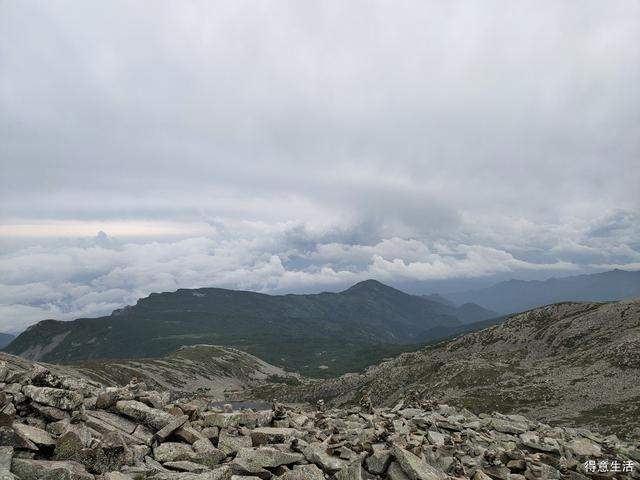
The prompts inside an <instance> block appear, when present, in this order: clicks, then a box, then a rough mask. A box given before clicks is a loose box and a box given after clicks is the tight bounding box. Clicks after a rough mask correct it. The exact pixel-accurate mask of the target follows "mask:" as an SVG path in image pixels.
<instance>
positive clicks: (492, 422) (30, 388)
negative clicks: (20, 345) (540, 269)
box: [0, 363, 640, 480]
mask: <svg viewBox="0 0 640 480" xmlns="http://www.w3.org/2000/svg"><path fill="white" fill-rule="evenodd" d="M0 388H1V391H0V445H1V446H0V479H1V480H10V479H20V480H38V479H46V480H89V479H103V480H138V479H154V480H174V479H175V480H218V479H225V480H231V479H241V478H247V479H282V480H323V479H334V480H360V479H390V480H405V479H409V480H445V479H447V478H473V479H474V480H484V479H496V480H508V479H511V480H523V479H527V480H533V479H547V478H548V479H560V478H568V479H575V480H579V479H582V478H589V477H591V478H640V470H639V468H640V466H639V465H638V462H640V449H639V446H638V444H633V443H628V442H623V441H620V440H619V439H618V438H617V437H615V436H614V435H611V436H607V437H603V436H601V435H598V434H594V433H591V432H589V431H587V430H583V429H572V428H559V427H550V426H548V425H545V424H542V423H538V422H534V421H531V420H528V419H527V418H525V417H522V416H519V415H501V414H497V413H494V414H491V415H484V414H483V415H478V416H476V415H474V414H472V413H470V412H469V411H467V410H465V409H456V408H453V407H451V406H448V405H442V404H440V405H438V404H436V403H434V402H429V401H426V400H424V399H421V398H419V397H418V396H417V395H416V394H411V395H408V396H407V397H406V398H404V399H403V401H401V402H399V403H398V404H397V405H396V406H395V407H394V408H382V409H374V408H373V407H372V405H371V401H370V400H369V398H368V395H364V397H363V398H362V399H361V402H360V404H361V405H360V406H359V407H352V408H349V409H339V410H327V409H326V408H325V406H324V403H323V402H322V401H321V402H319V403H318V405H317V406H316V407H315V408H312V409H306V410H305V409H299V408H293V407H287V406H284V405H282V404H274V405H273V408H272V409H271V410H268V411H253V410H242V411H233V410H232V409H231V408H230V406H226V407H225V408H224V409H213V408H209V405H208V404H207V402H206V401H204V400H203V399H201V398H191V399H188V398H183V399H179V400H174V401H170V398H169V395H168V394H166V393H164V394H163V393H161V392H157V391H153V390H148V389H147V386H146V385H145V384H144V383H143V382H140V381H137V380H136V379H133V380H132V382H131V383H129V385H127V386H126V387H103V386H101V385H100V384H98V383H96V382H92V381H88V380H83V379H79V378H72V377H66V376H63V375H60V374H56V373H54V372H52V371H50V370H48V369H47V368H45V367H43V366H40V365H34V366H33V368H31V369H30V370H20V369H14V368H12V365H10V364H7V363H0ZM605 470H606V471H605Z"/></svg>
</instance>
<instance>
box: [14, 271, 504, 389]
mask: <svg viewBox="0 0 640 480" xmlns="http://www.w3.org/2000/svg"><path fill="white" fill-rule="evenodd" d="M458 315H459V316H460V318H458ZM492 316H495V313H494V312H489V311H487V310H485V309H482V308H481V307H477V308H475V307H471V309H470V308H469V307H468V306H465V307H463V308H460V309H459V308H458V307H454V306H450V305H447V304H445V303H440V302H436V301H433V300H430V299H427V298H423V297H420V296H416V295H410V294H407V293H404V292H401V291H400V290H396V289H394V288H392V287H389V286H387V285H384V284H382V283H380V282H377V281H375V280H367V281H364V282H360V283H357V284H356V285H354V286H352V287H351V288H348V289H347V290H344V291H342V292H339V293H320V294H312V295H293V294H290V295H266V294H262V293H255V292H247V291H236V290H226V289H220V288H200V289H193V290H189V289H180V290H177V291H176V292H172V293H159V294H151V295H149V296H148V297H145V298H142V299H140V300H138V302H137V303H136V304H135V305H133V306H129V307H126V308H123V309H119V310H116V311H114V312H113V313H112V314H111V315H110V316H106V317H100V318H93V319H88V318H83V319H78V320H74V321H71V322H62V321H56V320H44V321H42V322H39V323H38V324H36V325H33V326H31V327H29V328H28V329H27V330H26V331H24V332H23V333H22V334H21V335H20V336H18V337H17V338H16V339H15V340H14V341H13V342H12V343H11V344H10V345H9V346H8V347H7V348H6V349H5V350H6V351H7V352H9V353H12V354H16V355H21V356H23V357H25V358H28V359H31V360H42V361H48V362H76V361H81V360H88V359H99V358H139V357H161V356H164V355H167V354H168V353H170V352H172V351H174V350H176V349H177V348H179V347H181V346H183V345H193V344H202V343H206V344H214V345H223V346H230V347H235V348H240V349H242V350H245V351H247V352H249V353H251V354H254V355H257V356H258V357H260V358H263V359H265V360H266V361H268V362H270V363H272V364H274V365H277V366H281V367H285V368H287V369H288V370H290V371H298V372H301V373H304V374H306V375H310V376H318V375H321V376H330V375H334V374H337V373H344V372H346V371H354V370H358V369H361V368H364V367H366V366H368V365H369V364H371V363H374V362H375V361H379V360H381V359H382V358H384V356H386V355H387V354H388V353H391V354H396V353H400V352H401V351H403V349H402V348H400V349H399V348H398V346H399V345H403V344H419V343H423V342H427V341H430V340H433V339H437V338H443V337H446V336H448V335H452V334H455V333H457V332H459V331H463V330H468V329H469V328H472V327H469V326H468V324H469V323H470V322H472V321H474V320H486V319H487V318H489V317H492ZM372 347H377V348H372ZM414 348H415V347H414Z"/></svg>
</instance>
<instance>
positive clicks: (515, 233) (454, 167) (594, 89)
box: [0, 0, 640, 330]
mask: <svg viewBox="0 0 640 480" xmlns="http://www.w3.org/2000/svg"><path fill="white" fill-rule="evenodd" d="M639 40H640V4H639V3H638V2H635V1H632V0H616V1H613V2H607V3H606V4H605V3H603V2H600V1H586V2H585V1H580V2H578V1H575V2H571V1H570V2H554V1H543V2H524V1H522V2H521V1H515V2H508V3H505V2H497V1H496V2H494V1H488V2H483V3H482V5H476V4H474V3H473V2H463V3H457V2H453V3H452V2H417V1H416V2H409V3H403V4H402V5H397V4H392V3H389V2H377V1H373V2H372V1H367V2H360V1H355V2H339V1H328V2H322V3H321V4H318V3H309V2H300V1H292V2H278V3H276V4H274V3H264V2H254V1H243V0H240V1H238V0H229V1H214V2H205V1H185V2H179V3H176V2H168V1H167V2H164V1H158V2H155V3H154V8H153V9H152V10H151V9H150V8H149V6H148V5H146V4H142V3H138V2H130V1H117V0H116V1H113V2H93V1H87V2H80V3H79V2H68V1H60V0H54V1H51V2H47V3H46V4H44V5H43V4H38V5H36V4H30V3H29V2H3V3H0V125H1V126H2V128H0V145H1V146H2V147H0V148H1V150H0V304H1V305H0V330H3V329H4V330H16V329H20V328H23V327H24V326H26V325H28V324H29V323H31V322H34V321H37V320H39V319H41V318H46V317H55V318H73V317H76V316H79V315H97V314H103V313H108V312H109V311H110V310H111V309H113V308H117V307H120V306H122V305H123V304H126V303H131V302H133V301H135V299H136V298H138V297H139V296H141V295H144V294H147V293H149V292H151V291H157V290H172V289H175V288H180V287H193V286H205V285H207V286H208V285H215V286H228V287H233V288H236V287H237V288H250V289H256V290H260V291H274V292H284V291H317V290H319V289H338V288H341V287H342V286H346V285H347V284H349V283H352V282H354V281H357V280H360V279H363V278H368V277H372V276H373V277H376V278H379V279H380V280H383V281H388V282H390V283H397V284H403V285H414V287H415V289H419V288H427V286H428V285H431V286H432V287H434V286H435V285H436V283H433V282H443V281H451V282H453V281H454V280H456V279H458V280H462V279H485V281H492V280H495V279H498V278H502V276H519V277H522V278H531V277H535V276H544V275H554V274H555V275H562V274H570V273H579V272H589V271H593V270H598V269H607V268H613V267H616V266H619V267H622V268H637V265H638V263H640V257H639V253H638V252H640V232H639V226H638V224H639V219H638V212H639V211H640V195H639V194H638V188H637V185H639V184H640V167H639V164H638V158H640V134H639V132H640V115H639V112H640V90H639V89H638V88H637V87H636V85H638V84H640V60H639V59H640V41H639ZM99 230H104V231H106V232H107V234H108V236H100V237H98V238H95V239H93V237H94V236H95V234H96V233H97V232H98V231H99ZM420 282H423V283H420ZM424 282H426V283H424ZM429 282H431V283H429ZM427 284H428V285H427ZM437 285H439V286H441V285H443V284H437ZM452 285H453V284H452ZM434 288H435V287H434Z"/></svg>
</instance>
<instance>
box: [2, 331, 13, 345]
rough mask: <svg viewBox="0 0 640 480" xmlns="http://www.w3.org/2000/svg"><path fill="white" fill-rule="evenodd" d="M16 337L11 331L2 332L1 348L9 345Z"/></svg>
mask: <svg viewBox="0 0 640 480" xmlns="http://www.w3.org/2000/svg"><path fill="white" fill-rule="evenodd" d="M14 338H16V337H15V336H14V335H11V334H10V333H0V348H4V347H6V346H7V345H9V344H10V343H11V342H12V341H13V339H14Z"/></svg>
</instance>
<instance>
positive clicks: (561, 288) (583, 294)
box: [430, 269, 640, 314]
mask: <svg viewBox="0 0 640 480" xmlns="http://www.w3.org/2000/svg"><path fill="white" fill-rule="evenodd" d="M443 296H444V297H445V298H447V299H448V300H450V301H452V302H454V304H456V305H461V304H464V303H467V302H471V303H475V304H478V305H481V306H482V307H484V308H488V309H490V310H494V311H496V312H500V313H502V314H507V313H515V312H522V311H525V310H529V309H532V308H535V307H539V306H542V305H549V304H551V303H557V302H606V301H617V300H626V299H631V298H637V297H640V271H628V270H618V269H616V270H611V271H608V272H602V273H594V274H586V275H576V276H571V277H561V278H550V279H548V280H544V281H539V280H529V281H525V280H508V281H505V282H500V283H497V284H495V285H493V286H491V287H488V288H482V289H478V290H468V291H464V292H455V293H448V294H446V295H443ZM430 298H433V297H430Z"/></svg>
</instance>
